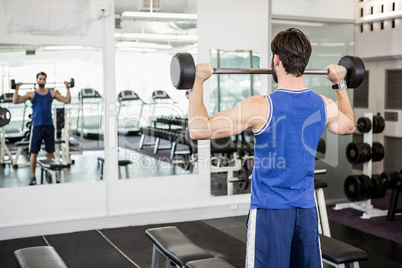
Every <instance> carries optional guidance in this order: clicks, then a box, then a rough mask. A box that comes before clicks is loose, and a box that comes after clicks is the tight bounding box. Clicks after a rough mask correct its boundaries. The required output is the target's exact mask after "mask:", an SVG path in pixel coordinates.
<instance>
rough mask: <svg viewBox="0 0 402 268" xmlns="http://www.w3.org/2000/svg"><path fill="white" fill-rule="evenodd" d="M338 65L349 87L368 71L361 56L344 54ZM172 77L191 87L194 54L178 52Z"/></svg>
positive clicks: (241, 71)
mask: <svg viewBox="0 0 402 268" xmlns="http://www.w3.org/2000/svg"><path fill="white" fill-rule="evenodd" d="M338 65H341V66H343V67H345V68H346V70H347V74H346V77H345V81H346V83H347V85H348V88H357V87H358V86H359V85H360V84H361V83H362V82H363V79H364V75H365V72H366V69H365V66H364V63H363V61H362V60H361V59H360V58H359V57H355V56H344V57H342V58H341V59H340V61H339V63H338ZM272 73H273V72H272V69H259V68H254V69H253V68H214V74H272ZM303 74H309V75H310V74H311V75H327V74H329V70H328V69H307V70H305V71H304V73H303ZM170 78H171V80H172V84H173V86H174V87H175V88H177V89H190V88H192V87H193V84H194V80H195V63H194V59H193V56H192V55H191V54H190V53H187V52H181V53H176V54H175V55H174V56H173V58H172V60H171V62H170Z"/></svg>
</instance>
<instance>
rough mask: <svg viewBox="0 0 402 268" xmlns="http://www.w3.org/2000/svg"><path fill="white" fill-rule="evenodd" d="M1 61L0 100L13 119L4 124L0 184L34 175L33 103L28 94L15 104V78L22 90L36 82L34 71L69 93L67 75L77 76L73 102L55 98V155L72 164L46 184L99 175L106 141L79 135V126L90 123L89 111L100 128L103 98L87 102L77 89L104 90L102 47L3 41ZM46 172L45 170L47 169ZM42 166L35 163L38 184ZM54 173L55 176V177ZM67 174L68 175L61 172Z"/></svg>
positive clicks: (35, 85)
mask: <svg viewBox="0 0 402 268" xmlns="http://www.w3.org/2000/svg"><path fill="white" fill-rule="evenodd" d="M0 59H1V60H0V64H1V66H2V68H1V69H0V70H1V76H2V91H1V96H0V105H1V107H3V108H7V109H8V110H9V111H10V113H11V121H10V123H9V124H7V125H5V126H3V127H2V129H1V131H2V134H1V146H0V148H1V150H2V151H1V152H2V153H1V155H0V163H1V164H2V167H1V168H0V187H19V186H27V185H28V184H29V182H30V178H31V170H30V154H29V140H30V136H31V130H32V123H31V121H32V104H31V101H29V100H27V101H26V102H24V103H21V104H13V103H12V96H13V93H14V90H13V89H11V80H14V81H15V83H19V82H22V83H23V85H22V86H21V88H20V89H19V91H18V93H19V95H20V96H24V95H25V94H27V93H28V92H32V91H33V90H35V89H37V88H38V83H37V81H36V75H37V74H38V73H39V72H42V71H43V72H45V73H46V75H47V80H46V85H45V88H46V89H50V90H56V91H58V92H59V93H60V94H61V95H62V96H66V94H67V89H66V87H65V85H64V81H67V82H71V81H72V80H71V78H73V79H74V84H75V85H74V87H73V88H71V89H70V92H71V103H70V104H64V103H62V102H59V101H57V100H55V99H54V100H53V101H52V118H53V124H54V126H55V132H54V135H55V140H56V142H55V158H56V160H57V161H59V162H60V163H63V164H65V165H67V166H69V165H71V166H70V168H65V169H64V170H63V171H64V176H62V175H61V173H58V172H56V174H52V175H51V176H50V174H51V173H52V172H49V176H43V184H47V183H50V182H53V181H55V182H56V181H61V182H63V180H64V182H65V183H71V182H79V181H97V180H99V179H100V177H99V173H100V170H99V166H97V165H96V161H97V157H98V156H101V155H103V152H102V151H103V141H102V139H101V138H99V137H95V138H93V137H92V139H91V137H88V136H86V135H85V132H84V133H83V135H82V136H81V133H82V131H80V130H81V126H83V127H85V126H87V122H88V120H89V119H91V118H90V117H92V116H94V114H96V116H97V118H98V119H97V120H98V121H97V122H98V127H99V128H100V129H101V127H102V126H101V124H100V122H101V120H99V118H101V114H102V113H103V109H102V103H103V102H102V101H101V102H99V103H97V104H95V105H93V106H91V107H87V106H86V103H82V102H80V98H79V92H80V90H81V89H82V88H92V89H95V90H97V91H98V92H99V95H101V94H102V92H103V67H102V51H101V49H99V48H96V47H83V46H46V45H38V46H35V48H32V45H27V46H24V45H18V46H13V45H2V46H0ZM46 158H47V154H46V149H45V147H44V144H42V148H41V150H40V151H39V153H38V160H43V159H46ZM46 174H47V173H44V175H46ZM41 175H42V174H41V166H40V165H37V166H36V170H35V176H36V179H37V184H40V183H41ZM54 176H56V178H54ZM63 177H64V178H63Z"/></svg>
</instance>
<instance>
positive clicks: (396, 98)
mask: <svg viewBox="0 0 402 268" xmlns="http://www.w3.org/2000/svg"><path fill="white" fill-rule="evenodd" d="M385 108H386V109H398V110H402V69H398V70H385Z"/></svg>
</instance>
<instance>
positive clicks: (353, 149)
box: [346, 142, 361, 164]
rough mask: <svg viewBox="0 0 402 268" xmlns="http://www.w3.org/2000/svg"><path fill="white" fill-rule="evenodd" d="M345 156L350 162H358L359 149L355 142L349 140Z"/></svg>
mask: <svg viewBox="0 0 402 268" xmlns="http://www.w3.org/2000/svg"><path fill="white" fill-rule="evenodd" d="M346 158H347V159H348V161H349V163H351V164H358V163H359V162H360V158H361V150H360V149H359V146H358V144H357V143H354V142H351V143H349V144H348V146H346Z"/></svg>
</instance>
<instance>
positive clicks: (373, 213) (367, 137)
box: [334, 113, 388, 219]
mask: <svg viewBox="0 0 402 268" xmlns="http://www.w3.org/2000/svg"><path fill="white" fill-rule="evenodd" d="M364 117H367V118H370V120H371V122H373V114H372V113H365V114H364ZM363 142H365V143H368V144H370V146H372V144H373V126H372V127H371V129H370V131H369V132H367V133H364V136H363ZM372 170H373V161H372V160H370V161H368V162H365V163H364V164H363V174H364V175H367V176H369V177H370V178H371V177H372ZM344 208H353V209H356V210H360V211H363V212H364V213H363V215H362V216H361V217H360V218H362V219H370V218H373V217H382V216H387V213H388V211H387V210H381V209H377V208H374V207H373V205H372V204H371V199H368V200H364V201H360V202H349V203H341V204H336V205H335V207H334V209H335V210H341V209H344Z"/></svg>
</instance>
